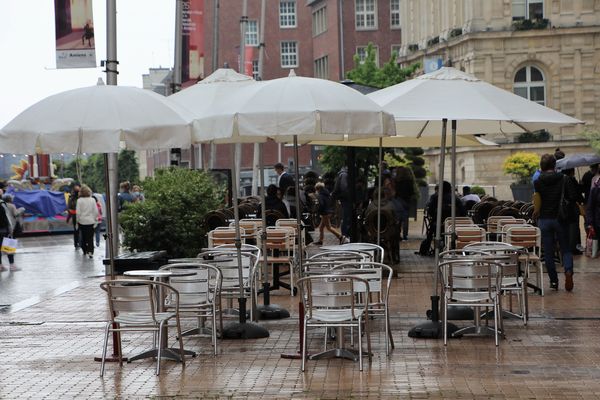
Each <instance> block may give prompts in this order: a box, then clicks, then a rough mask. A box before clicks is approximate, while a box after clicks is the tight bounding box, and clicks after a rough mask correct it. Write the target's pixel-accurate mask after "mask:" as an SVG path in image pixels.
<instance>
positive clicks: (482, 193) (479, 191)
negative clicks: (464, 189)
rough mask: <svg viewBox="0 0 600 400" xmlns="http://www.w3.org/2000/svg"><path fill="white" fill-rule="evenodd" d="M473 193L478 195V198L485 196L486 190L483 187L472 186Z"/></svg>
mask: <svg viewBox="0 0 600 400" xmlns="http://www.w3.org/2000/svg"><path fill="white" fill-rule="evenodd" d="M471 193H473V194H476V195H477V196H479V197H481V196H485V189H484V188H482V187H481V186H477V185H475V186H471Z"/></svg>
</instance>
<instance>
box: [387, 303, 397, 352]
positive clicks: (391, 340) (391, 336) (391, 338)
mask: <svg viewBox="0 0 600 400" xmlns="http://www.w3.org/2000/svg"><path fill="white" fill-rule="evenodd" d="M385 314H386V317H385V318H386V321H385V322H386V324H387V334H388V336H389V337H390V345H391V347H392V349H395V348H396V346H395V345H394V336H393V335H392V327H391V324H390V313H389V312H388V308H387V307H386V308H385Z"/></svg>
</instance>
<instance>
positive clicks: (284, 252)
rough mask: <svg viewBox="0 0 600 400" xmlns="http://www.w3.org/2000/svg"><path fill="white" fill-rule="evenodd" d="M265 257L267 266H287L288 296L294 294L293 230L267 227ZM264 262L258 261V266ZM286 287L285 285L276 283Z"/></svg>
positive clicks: (294, 253) (294, 245)
mask: <svg viewBox="0 0 600 400" xmlns="http://www.w3.org/2000/svg"><path fill="white" fill-rule="evenodd" d="M259 246H260V247H261V248H262V247H263V245H262V238H261V242H259ZM266 247H267V254H265V255H264V256H265V257H266V261H267V265H275V264H287V265H288V268H289V276H290V284H289V289H290V294H291V295H292V296H293V295H294V294H295V293H294V292H295V281H294V280H295V276H294V269H295V263H296V240H295V236H294V229H293V228H291V227H267V229H266ZM263 262H264V260H260V262H259V264H260V265H262V264H263ZM277 284H281V285H284V286H287V284H284V283H281V282H277Z"/></svg>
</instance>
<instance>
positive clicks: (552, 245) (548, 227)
mask: <svg viewBox="0 0 600 400" xmlns="http://www.w3.org/2000/svg"><path fill="white" fill-rule="evenodd" d="M538 227H539V228H540V232H541V234H542V249H543V250H544V263H545V264H546V270H547V271H548V276H549V277H550V282H558V274H557V273H556V266H555V265H554V250H555V249H556V241H557V240H558V245H559V248H560V253H561V254H562V262H563V268H564V269H565V272H566V271H571V272H573V254H571V249H570V248H569V237H568V233H567V230H568V228H567V227H566V226H563V224H561V223H560V222H558V220H556V219H545V218H544V219H542V218H540V219H539V220H538Z"/></svg>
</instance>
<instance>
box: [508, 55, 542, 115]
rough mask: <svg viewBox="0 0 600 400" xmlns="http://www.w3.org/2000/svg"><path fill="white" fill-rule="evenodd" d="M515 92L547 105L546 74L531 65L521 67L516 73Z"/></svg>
mask: <svg viewBox="0 0 600 400" xmlns="http://www.w3.org/2000/svg"><path fill="white" fill-rule="evenodd" d="M513 92H514V93H515V94H518V95H519V96H521V97H524V98H526V99H528V100H531V101H535V102H536V103H538V104H541V105H543V106H544V105H546V85H545V82H544V74H543V73H542V71H540V70H539V69H538V68H536V67H533V66H530V65H528V66H526V67H523V68H521V69H520V70H518V71H517V73H516V75H515V81H514V84H513Z"/></svg>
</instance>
